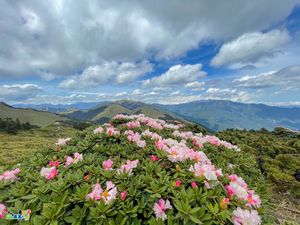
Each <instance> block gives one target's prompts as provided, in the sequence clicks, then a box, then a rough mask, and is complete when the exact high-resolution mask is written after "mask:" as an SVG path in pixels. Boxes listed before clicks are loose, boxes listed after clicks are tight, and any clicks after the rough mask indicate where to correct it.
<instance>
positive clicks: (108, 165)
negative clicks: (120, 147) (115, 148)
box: [102, 159, 114, 170]
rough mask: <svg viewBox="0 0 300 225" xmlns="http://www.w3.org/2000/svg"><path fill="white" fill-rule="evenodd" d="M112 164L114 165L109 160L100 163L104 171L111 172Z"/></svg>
mask: <svg viewBox="0 0 300 225" xmlns="http://www.w3.org/2000/svg"><path fill="white" fill-rule="evenodd" d="M113 164H114V162H113V161H112V160H111V159H108V160H105V161H104V162H103V163H102V166H103V168H104V170H112V166H113Z"/></svg>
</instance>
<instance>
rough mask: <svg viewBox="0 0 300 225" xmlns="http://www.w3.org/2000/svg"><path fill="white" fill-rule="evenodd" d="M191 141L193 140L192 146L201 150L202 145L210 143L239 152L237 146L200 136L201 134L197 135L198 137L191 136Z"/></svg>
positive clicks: (208, 136)
mask: <svg viewBox="0 0 300 225" xmlns="http://www.w3.org/2000/svg"><path fill="white" fill-rule="evenodd" d="M192 140H193V144H194V145H195V146H196V147H198V148H202V147H203V144H204V143H210V144H212V145H214V146H224V147H226V148H228V149H233V150H235V151H240V149H239V147H238V146H235V145H233V144H231V143H229V142H226V141H222V140H220V139H219V138H218V137H216V136H212V135H206V136H202V135H201V134H200V135H199V134H198V135H195V136H193V137H192Z"/></svg>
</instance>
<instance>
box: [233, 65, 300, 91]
mask: <svg viewBox="0 0 300 225" xmlns="http://www.w3.org/2000/svg"><path fill="white" fill-rule="evenodd" d="M232 83H233V84H234V85H235V86H236V87H243V88H268V87H275V86H277V87H280V88H281V89H300V66H289V67H286V68H283V69H281V70H278V71H269V72H265V73H260V74H258V75H246V76H243V77H241V78H238V79H235V80H233V82H232Z"/></svg>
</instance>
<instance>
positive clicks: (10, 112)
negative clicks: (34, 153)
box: [0, 102, 69, 127]
mask: <svg viewBox="0 0 300 225" xmlns="http://www.w3.org/2000/svg"><path fill="white" fill-rule="evenodd" d="M6 117H9V118H12V119H13V120H15V119H17V118H18V119H19V120H20V121H21V122H23V123H25V122H29V123H31V124H33V125H37V126H40V127H46V126H49V125H50V124H53V123H55V122H56V121H65V120H69V119H68V118H67V117H64V116H61V115H58V114H54V113H51V112H44V111H38V110H34V109H21V108H14V107H11V106H9V105H6V104H4V103H1V102H0V118H3V119H4V118H6Z"/></svg>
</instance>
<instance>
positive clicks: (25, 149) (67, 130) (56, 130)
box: [0, 124, 77, 169]
mask: <svg viewBox="0 0 300 225" xmlns="http://www.w3.org/2000/svg"><path fill="white" fill-rule="evenodd" d="M76 131H77V130H75V129H73V128H72V127H70V126H66V125H63V124H60V125H54V124H53V125H49V126H45V127H42V128H35V129H32V130H28V131H20V132H18V133H17V134H14V135H12V134H8V133H4V132H0V149H1V150H0V169H1V167H3V166H8V165H11V164H14V163H19V162H21V161H22V159H23V158H24V157H27V156H28V155H30V154H32V153H33V152H35V151H38V150H40V149H43V148H44V147H46V146H47V145H48V144H51V143H53V142H55V141H56V140H57V139H58V138H60V137H66V136H70V135H72V134H74V133H75V132H76Z"/></svg>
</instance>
